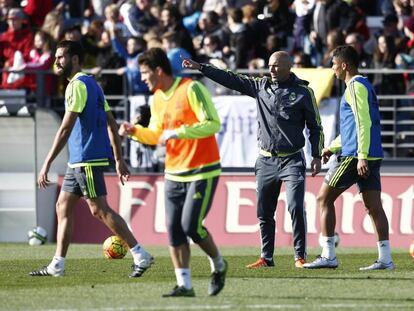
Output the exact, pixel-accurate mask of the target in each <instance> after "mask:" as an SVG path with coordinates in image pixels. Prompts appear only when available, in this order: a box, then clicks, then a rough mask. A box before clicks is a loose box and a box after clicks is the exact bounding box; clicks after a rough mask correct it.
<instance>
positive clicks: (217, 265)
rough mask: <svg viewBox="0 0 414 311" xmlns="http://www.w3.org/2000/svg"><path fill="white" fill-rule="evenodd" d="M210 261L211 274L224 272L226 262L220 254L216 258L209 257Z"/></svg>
mask: <svg viewBox="0 0 414 311" xmlns="http://www.w3.org/2000/svg"><path fill="white" fill-rule="evenodd" d="M208 260H209V261H210V268H211V272H218V271H223V270H224V268H225V267H224V260H223V256H221V254H220V252H219V253H218V255H217V257H216V258H211V257H208Z"/></svg>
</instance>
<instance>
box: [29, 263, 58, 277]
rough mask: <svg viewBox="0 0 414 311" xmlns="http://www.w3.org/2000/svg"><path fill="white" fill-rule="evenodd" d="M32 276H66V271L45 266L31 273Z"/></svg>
mask: <svg viewBox="0 0 414 311" xmlns="http://www.w3.org/2000/svg"><path fill="white" fill-rule="evenodd" d="M29 275H31V276H56V277H57V276H64V275H65V269H64V268H60V269H59V268H57V267H51V266H50V265H49V266H44V267H42V268H40V269H38V270H33V271H32V272H30V273H29Z"/></svg>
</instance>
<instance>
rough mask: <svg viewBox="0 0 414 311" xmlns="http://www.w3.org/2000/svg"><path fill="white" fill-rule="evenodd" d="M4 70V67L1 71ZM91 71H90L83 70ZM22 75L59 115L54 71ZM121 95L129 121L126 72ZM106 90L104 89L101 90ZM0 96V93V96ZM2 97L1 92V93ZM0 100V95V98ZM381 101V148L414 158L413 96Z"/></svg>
mask: <svg viewBox="0 0 414 311" xmlns="http://www.w3.org/2000/svg"><path fill="white" fill-rule="evenodd" d="M1 71H3V70H1ZM85 72H87V73H90V71H88V70H85ZM116 72H117V70H115V69H104V70H102V71H101V72H100V75H98V77H97V78H98V80H99V77H100V76H104V75H114V74H116ZM238 72H239V73H243V74H249V75H264V74H267V73H268V72H267V70H247V69H241V70H238ZM360 72H361V73H362V74H378V73H381V74H385V75H391V74H414V69H409V70H402V69H393V70H392V69H382V70H380V69H364V70H361V71H360ZM24 73H25V74H35V75H36V82H37V87H36V91H35V92H34V93H29V94H26V96H27V99H28V100H29V101H35V102H36V103H37V104H38V105H39V106H42V107H47V108H51V109H53V110H55V111H57V112H58V113H60V114H63V112H64V105H63V102H64V97H63V95H47V94H46V92H45V89H46V88H45V83H46V82H45V81H46V80H45V76H46V75H47V74H53V72H52V71H51V70H48V71H43V70H26V71H24ZM185 73H190V74H192V75H194V76H200V72H198V71H191V70H189V71H185ZM122 85H123V87H122V92H121V93H122V94H121V95H114V94H106V98H107V100H108V101H109V102H110V104H111V107H112V110H113V111H114V113H115V116H116V118H117V119H118V120H128V119H130V116H129V101H128V98H129V96H130V95H132V94H130V92H129V88H128V82H127V78H126V75H123V82H122ZM335 89H336V90H337V92H336V96H341V95H342V92H343V90H344V84H343V83H342V82H341V81H338V80H336V82H335ZM104 91H105V90H104ZM0 96H1V95H0ZM3 96H4V95H3ZM0 99H1V98H0ZM378 100H379V103H380V112H381V114H382V121H381V124H382V133H381V134H382V137H383V147H384V150H385V151H386V153H387V157H388V158H390V159H401V158H407V157H414V96H411V95H392V94H389V95H378Z"/></svg>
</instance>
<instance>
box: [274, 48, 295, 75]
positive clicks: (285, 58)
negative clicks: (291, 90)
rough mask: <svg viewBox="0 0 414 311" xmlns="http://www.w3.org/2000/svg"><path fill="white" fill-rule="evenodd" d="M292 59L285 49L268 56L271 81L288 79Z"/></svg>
mask: <svg viewBox="0 0 414 311" xmlns="http://www.w3.org/2000/svg"><path fill="white" fill-rule="evenodd" d="M291 67H292V61H291V60H290V56H289V54H288V53H286V52H285V51H277V52H274V53H273V54H272V55H270V57H269V72H270V75H271V77H272V80H273V81H278V82H283V81H285V80H287V79H289V76H290V68H291Z"/></svg>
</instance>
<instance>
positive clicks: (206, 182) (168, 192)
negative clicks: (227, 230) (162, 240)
mask: <svg viewBox="0 0 414 311" xmlns="http://www.w3.org/2000/svg"><path fill="white" fill-rule="evenodd" d="M218 179H219V177H218V176H217V177H212V178H208V179H203V180H196V181H191V182H177V181H171V180H168V179H167V180H165V214H166V222H167V231H168V238H169V242H170V245H171V246H179V245H182V244H185V243H188V238H191V239H192V240H193V241H194V243H198V242H200V241H202V240H204V239H205V238H206V237H207V236H208V234H209V233H208V231H207V228H205V227H204V225H203V220H204V219H205V218H206V216H207V214H208V212H209V210H210V207H211V203H212V201H213V197H214V192H215V190H216V187H217V182H218Z"/></svg>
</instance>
